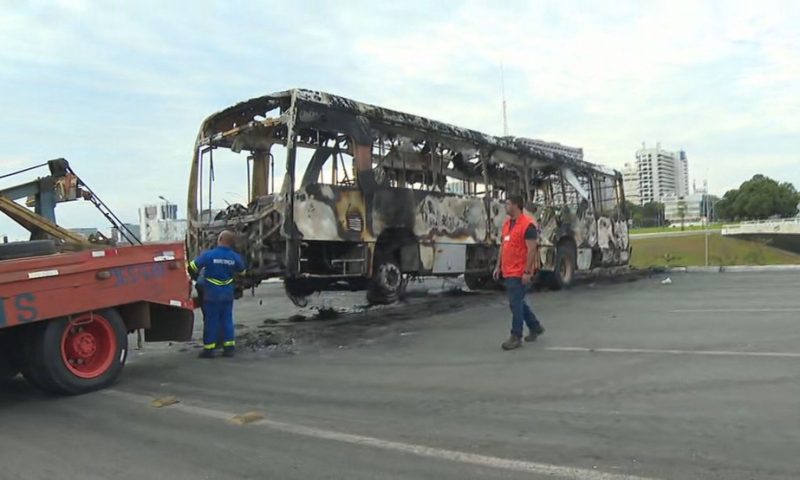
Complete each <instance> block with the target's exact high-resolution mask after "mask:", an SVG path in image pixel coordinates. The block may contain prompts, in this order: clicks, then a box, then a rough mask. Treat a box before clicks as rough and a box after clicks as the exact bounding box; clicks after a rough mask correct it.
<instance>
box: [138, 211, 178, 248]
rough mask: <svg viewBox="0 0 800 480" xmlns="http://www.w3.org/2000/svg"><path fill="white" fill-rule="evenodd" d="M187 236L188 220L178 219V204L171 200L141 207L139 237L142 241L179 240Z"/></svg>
mask: <svg viewBox="0 0 800 480" xmlns="http://www.w3.org/2000/svg"><path fill="white" fill-rule="evenodd" d="M185 237H186V220H181V219H178V205H177V204H174V203H170V202H163V203H158V204H150V205H144V206H142V207H141V208H139V239H140V240H141V241H142V243H154V242H178V241H183V240H184V238H185Z"/></svg>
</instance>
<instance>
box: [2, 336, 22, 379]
mask: <svg viewBox="0 0 800 480" xmlns="http://www.w3.org/2000/svg"><path fill="white" fill-rule="evenodd" d="M0 348H2V350H0V382H5V381H8V380H11V379H12V378H14V377H16V376H17V374H18V373H19V370H18V369H17V368H16V367H15V366H14V363H13V361H12V359H11V355H10V350H9V348H11V346H10V345H9V344H8V342H4V341H3V339H2V338H0Z"/></svg>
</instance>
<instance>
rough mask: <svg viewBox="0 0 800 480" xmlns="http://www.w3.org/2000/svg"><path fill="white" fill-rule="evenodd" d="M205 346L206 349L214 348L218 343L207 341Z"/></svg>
mask: <svg viewBox="0 0 800 480" xmlns="http://www.w3.org/2000/svg"><path fill="white" fill-rule="evenodd" d="M203 348H204V349H206V350H214V349H215V348H217V344H216V343H206V344H205V345H203Z"/></svg>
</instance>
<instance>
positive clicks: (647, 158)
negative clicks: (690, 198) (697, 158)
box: [625, 143, 690, 205]
mask: <svg viewBox="0 0 800 480" xmlns="http://www.w3.org/2000/svg"><path fill="white" fill-rule="evenodd" d="M627 174H628V175H627V177H626V189H625V191H626V194H627V195H628V198H629V199H631V201H633V200H632V198H637V199H638V202H635V203H639V204H640V205H643V204H645V203H649V202H661V201H663V199H664V198H665V197H666V196H667V195H674V196H677V197H685V196H687V195H689V193H690V192H689V161H688V159H687V157H686V152H685V151H683V150H679V151H677V152H673V151H668V150H664V149H662V148H661V144H660V143H658V144H656V147H655V148H646V146H645V145H644V144H642V148H641V149H639V150H637V151H636V163H635V164H633V165H630V164H628V165H627ZM628 187H630V191H631V192H633V191H635V192H636V195H633V196H631V194H630V193H629V188H628Z"/></svg>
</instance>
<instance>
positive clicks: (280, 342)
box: [236, 324, 297, 354]
mask: <svg viewBox="0 0 800 480" xmlns="http://www.w3.org/2000/svg"><path fill="white" fill-rule="evenodd" d="M236 344H237V346H239V348H246V349H250V350H253V351H268V352H276V353H291V354H293V353H296V347H297V342H296V340H295V338H294V336H293V335H292V334H291V331H288V330H285V329H280V328H274V327H273V326H272V325H269V324H265V325H262V326H259V327H258V328H257V329H255V330H252V331H245V332H243V333H241V334H240V335H238V336H237V337H236Z"/></svg>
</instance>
